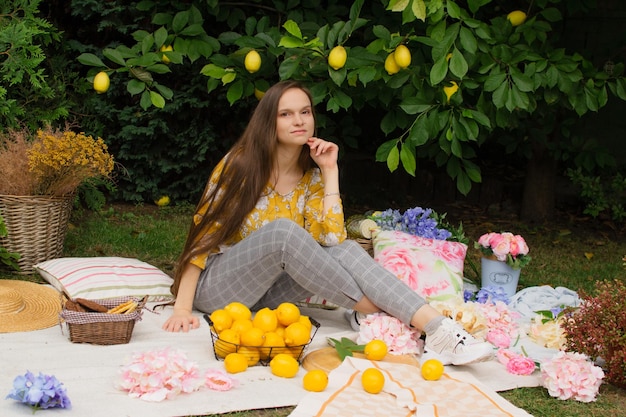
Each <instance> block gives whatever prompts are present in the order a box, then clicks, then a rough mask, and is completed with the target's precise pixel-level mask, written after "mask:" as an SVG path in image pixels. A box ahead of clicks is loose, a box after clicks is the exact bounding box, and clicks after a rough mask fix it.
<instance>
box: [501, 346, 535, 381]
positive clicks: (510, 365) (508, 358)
mask: <svg viewBox="0 0 626 417" xmlns="http://www.w3.org/2000/svg"><path fill="white" fill-rule="evenodd" d="M496 357H497V358H498V362H500V363H501V364H503V365H504V366H505V367H506V370H507V372H508V373H510V374H515V375H530V374H532V373H533V372H534V371H535V361H533V360H532V359H531V358H529V357H527V356H524V355H521V354H519V353H516V352H513V351H512V350H509V349H498V352H497V353H496Z"/></svg>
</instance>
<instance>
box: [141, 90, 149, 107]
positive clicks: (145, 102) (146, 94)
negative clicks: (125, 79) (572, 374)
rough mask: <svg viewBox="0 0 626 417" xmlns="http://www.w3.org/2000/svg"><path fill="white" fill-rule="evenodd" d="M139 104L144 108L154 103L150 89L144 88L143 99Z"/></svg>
mask: <svg viewBox="0 0 626 417" xmlns="http://www.w3.org/2000/svg"><path fill="white" fill-rule="evenodd" d="M139 105H140V106H141V108H142V109H144V110H146V109H147V108H148V107H150V106H151V105H152V101H151V100H150V92H149V91H148V90H144V92H143V93H141V101H140V102H139Z"/></svg>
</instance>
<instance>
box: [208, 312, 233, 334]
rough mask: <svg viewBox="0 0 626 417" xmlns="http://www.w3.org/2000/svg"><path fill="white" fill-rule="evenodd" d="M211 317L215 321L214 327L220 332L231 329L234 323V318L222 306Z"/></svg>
mask: <svg viewBox="0 0 626 417" xmlns="http://www.w3.org/2000/svg"><path fill="white" fill-rule="evenodd" d="M209 318H210V319H211V321H212V322H213V328H214V329H215V331H216V332H217V333H218V334H219V333H221V332H223V331H224V330H226V329H230V326H232V324H233V318H232V317H231V316H230V314H228V312H227V311H226V310H224V309H221V308H220V309H217V310H215V311H213V312H212V313H211V315H210V316H209Z"/></svg>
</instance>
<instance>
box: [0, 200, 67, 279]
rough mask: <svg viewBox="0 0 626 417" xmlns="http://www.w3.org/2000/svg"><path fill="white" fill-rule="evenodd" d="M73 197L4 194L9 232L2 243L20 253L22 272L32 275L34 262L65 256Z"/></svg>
mask: <svg viewBox="0 0 626 417" xmlns="http://www.w3.org/2000/svg"><path fill="white" fill-rule="evenodd" d="M73 200H74V197H73V196H66V197H47V196H15V195H6V194H0V216H2V218H3V219H4V223H5V224H6V227H7V231H8V235H7V236H5V237H0V246H2V247H4V248H5V249H7V250H8V251H9V252H15V253H19V254H20V259H19V260H18V261H17V264H18V265H19V267H20V273H22V274H32V273H34V270H33V265H35V264H37V263H39V262H43V261H47V260H48V259H54V258H58V257H59V256H60V255H61V253H62V252H63V243H64V242H65V232H66V231H67V223H68V221H69V217H70V213H71V211H72V203H73Z"/></svg>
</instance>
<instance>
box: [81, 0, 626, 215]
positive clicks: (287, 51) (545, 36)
mask: <svg viewBox="0 0 626 417" xmlns="http://www.w3.org/2000/svg"><path fill="white" fill-rule="evenodd" d="M263 3H264V4H263V5H259V7H258V8H257V9H255V11H257V12H258V13H255V14H251V13H249V11H248V10H244V9H243V8H239V7H232V8H229V11H228V13H226V12H225V10H224V8H223V7H220V4H219V2H209V3H208V4H206V5H203V6H202V7H201V6H199V5H197V4H195V3H194V2H192V3H191V5H189V6H185V7H187V8H183V6H181V5H178V7H176V8H172V11H168V12H163V11H161V9H159V10H158V13H157V9H156V7H157V6H156V3H152V2H140V7H142V8H144V9H142V11H144V12H145V13H153V14H152V16H153V18H152V28H151V29H148V30H146V29H141V30H138V31H137V32H135V33H134V34H133V39H134V41H135V42H136V43H135V44H132V45H119V46H116V47H114V48H105V49H103V50H102V51H101V54H99V55H96V54H94V53H84V54H82V55H80V56H79V58H78V59H79V61H80V62H81V63H83V64H85V65H87V66H90V67H93V68H92V69H90V73H89V74H88V75H91V74H95V73H97V72H99V71H102V70H106V71H108V73H109V74H110V76H111V77H112V78H113V77H114V76H118V75H122V74H123V75H124V76H125V77H126V78H125V79H127V80H128V81H125V82H126V90H127V92H128V93H130V94H131V95H133V96H137V97H138V98H139V100H138V102H139V105H140V106H142V107H143V108H148V107H150V106H157V107H163V106H165V104H166V102H167V101H168V100H171V99H172V98H173V92H172V90H171V89H170V88H169V87H168V83H171V84H173V83H174V81H173V80H168V78H167V77H166V76H165V75H167V74H169V73H170V72H171V71H172V68H173V67H175V66H176V65H198V64H200V65H199V67H201V68H200V73H201V74H202V75H203V76H205V77H206V78H205V79H206V85H203V88H205V89H206V92H207V93H208V94H215V95H222V94H223V95H225V97H226V100H227V101H228V102H229V103H230V104H231V105H233V106H234V105H236V104H238V103H242V105H245V104H246V103H248V99H249V98H255V96H256V97H258V96H259V94H260V92H263V91H265V90H266V89H267V88H268V86H269V85H271V84H273V83H274V82H276V81H277V80H284V79H297V80H302V81H304V82H306V83H307V84H308V85H310V86H311V90H312V94H313V98H314V102H315V104H316V105H317V106H320V107H321V108H322V109H323V110H325V112H327V113H331V114H338V115H342V116H344V119H348V118H349V117H352V114H353V113H354V112H358V111H359V110H361V109H363V108H364V107H372V108H374V109H376V110H379V111H380V114H381V115H382V117H381V119H380V135H379V137H378V138H376V139H375V142H376V160H377V161H379V162H381V163H385V164H386V165H387V167H388V169H389V170H390V171H395V170H398V169H400V168H401V169H403V170H404V171H406V172H407V173H408V174H410V175H415V174H416V169H417V164H418V155H419V156H420V157H424V158H428V159H429V160H430V161H433V162H434V163H435V164H436V165H437V166H438V167H440V168H441V169H442V170H443V171H445V172H446V173H447V174H448V175H449V176H450V177H451V178H452V179H453V180H454V182H455V183H456V187H457V189H458V190H459V191H460V192H461V193H462V194H468V193H469V192H470V190H471V188H472V184H475V183H479V182H481V181H482V170H481V159H480V158H479V152H480V151H481V150H482V148H484V147H487V146H495V147H498V149H502V150H503V152H507V153H511V154H515V155H517V156H518V157H519V158H520V159H521V160H525V161H527V168H526V169H527V174H526V180H527V182H528V184H531V185H532V186H528V187H526V188H525V196H524V200H525V202H526V201H528V202H530V203H528V204H526V203H524V204H523V207H524V210H523V213H522V217H523V218H525V219H528V218H529V217H531V216H534V217H541V216H546V215H549V213H548V211H549V209H550V206H549V205H547V206H545V207H544V206H541V205H540V204H538V203H539V202H542V201H545V200H546V199H547V200H549V198H547V197H549V196H546V195H543V196H542V197H543V199H541V198H539V197H538V196H537V195H536V194H534V193H544V194H545V193H548V192H550V191H552V192H553V193H554V187H553V186H552V187H550V184H551V183H550V181H551V179H553V178H554V177H555V168H554V167H555V161H556V160H561V161H564V160H565V161H570V160H574V158H573V156H572V155H573V154H574V152H575V151H576V150H577V149H584V148H585V146H584V145H585V144H584V142H583V143H582V144H580V145H578V143H581V142H580V141H577V140H574V139H576V137H575V136H576V129H573V128H572V126H574V125H575V124H576V123H578V122H579V121H580V120H581V119H580V118H581V117H583V116H585V115H586V114H588V113H591V112H598V111H599V110H600V109H602V108H603V107H605V106H606V105H607V103H608V102H609V98H610V97H617V98H619V99H621V100H626V80H625V78H624V65H623V64H622V63H619V62H618V63H614V62H611V65H608V66H607V65H604V66H602V65H601V66H598V65H597V64H594V63H593V62H592V61H591V60H590V59H587V58H585V57H584V56H583V55H582V54H580V53H576V52H574V53H571V52H568V51H567V50H565V49H564V48H562V47H560V46H559V44H558V43H556V41H555V39H556V37H555V36H554V34H555V33H556V32H558V31H561V30H562V29H563V28H564V25H565V24H566V23H567V21H566V20H565V19H564V17H567V16H571V15H575V14H577V13H582V14H583V16H584V13H585V11H586V9H585V7H587V6H586V4H584V2H582V1H579V0H575V1H567V2H566V1H565V0H537V1H533V2H528V3H524V2H522V4H525V5H526V6H527V7H526V8H525V9H518V7H519V6H516V7H515V10H504V9H503V7H501V6H500V5H499V4H497V3H496V2H495V1H493V0H468V1H467V2H458V1H453V0H450V1H445V2H444V1H431V2H426V1H425V0H384V1H382V2H366V1H364V0H355V1H353V2H352V3H351V4H350V5H344V6H342V7H340V6H338V5H337V7H333V8H329V9H328V10H324V13H319V12H316V11H315V10H314V9H315V8H314V7H313V6H311V5H308V4H305V3H304V2H298V1H295V2H290V3H289V4H288V5H285V4H284V2H280V1H278V0H276V1H272V0H267V1H266V2H263ZM261 6H263V7H261ZM511 9H513V7H512V8H511ZM512 12H515V13H512ZM275 15H276V16H280V19H274V18H275V17H276V16H275ZM272 21H280V22H281V23H280V24H279V25H273V24H272V23H271V22H272ZM209 22H211V23H214V22H219V23H224V24H223V25H221V26H220V25H218V27H220V29H221V31H219V32H211V28H212V27H213V26H214V25H211V24H209ZM163 45H173V51H168V52H167V53H166V56H167V57H168V59H169V60H170V61H171V62H170V63H168V64H165V63H163V62H162V61H161V58H162V55H163V52H161V51H160V48H161V47H162V46H163ZM339 46H341V48H338V47H339ZM404 48H406V50H405V49H404ZM251 50H254V51H257V52H258V53H259V55H260V56H263V65H261V66H260V67H259V69H258V70H257V71H253V72H251V71H249V70H248V69H247V68H246V65H245V58H246V56H247V54H248V53H250V51H251ZM333 50H335V51H337V52H336V53H338V54H339V58H337V59H335V57H334V56H333V57H332V58H333V59H331V60H330V61H332V62H330V61H329V58H331V57H330V55H331V52H332V51H333ZM339 52H341V53H339ZM343 52H345V62H344V54H343ZM396 52H398V54H397V56H396ZM407 52H408V54H407ZM333 55H334V54H333ZM390 56H391V58H390ZM409 57H410V58H411V59H410V60H409V59H408V58H409ZM398 60H399V61H400V62H398ZM407 63H408V65H407ZM329 64H330V65H329ZM605 67H606V68H605ZM255 100H256V98H255ZM320 117H322V123H324V122H325V121H326V120H325V119H323V116H320ZM338 130H339V127H337V132H335V133H336V135H335V136H336V137H341V138H342V140H343V141H345V143H346V144H347V145H348V146H354V147H356V146H358V140H359V139H358V136H357V134H354V136H350V134H348V135H345V134H343V132H341V133H342V134H339V132H338ZM348 130H350V129H348ZM574 163H582V162H574ZM586 163H588V164H595V165H596V166H607V165H610V164H614V163H615V162H614V158H613V157H612V156H611V155H609V154H608V153H607V152H605V153H602V152H597V153H596V154H594V157H593V158H588V159H586ZM538 183H547V184H548V185H547V186H544V187H537V186H536V184H538ZM532 202H535V204H534V205H533V204H532ZM552 208H553V207H552Z"/></svg>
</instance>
